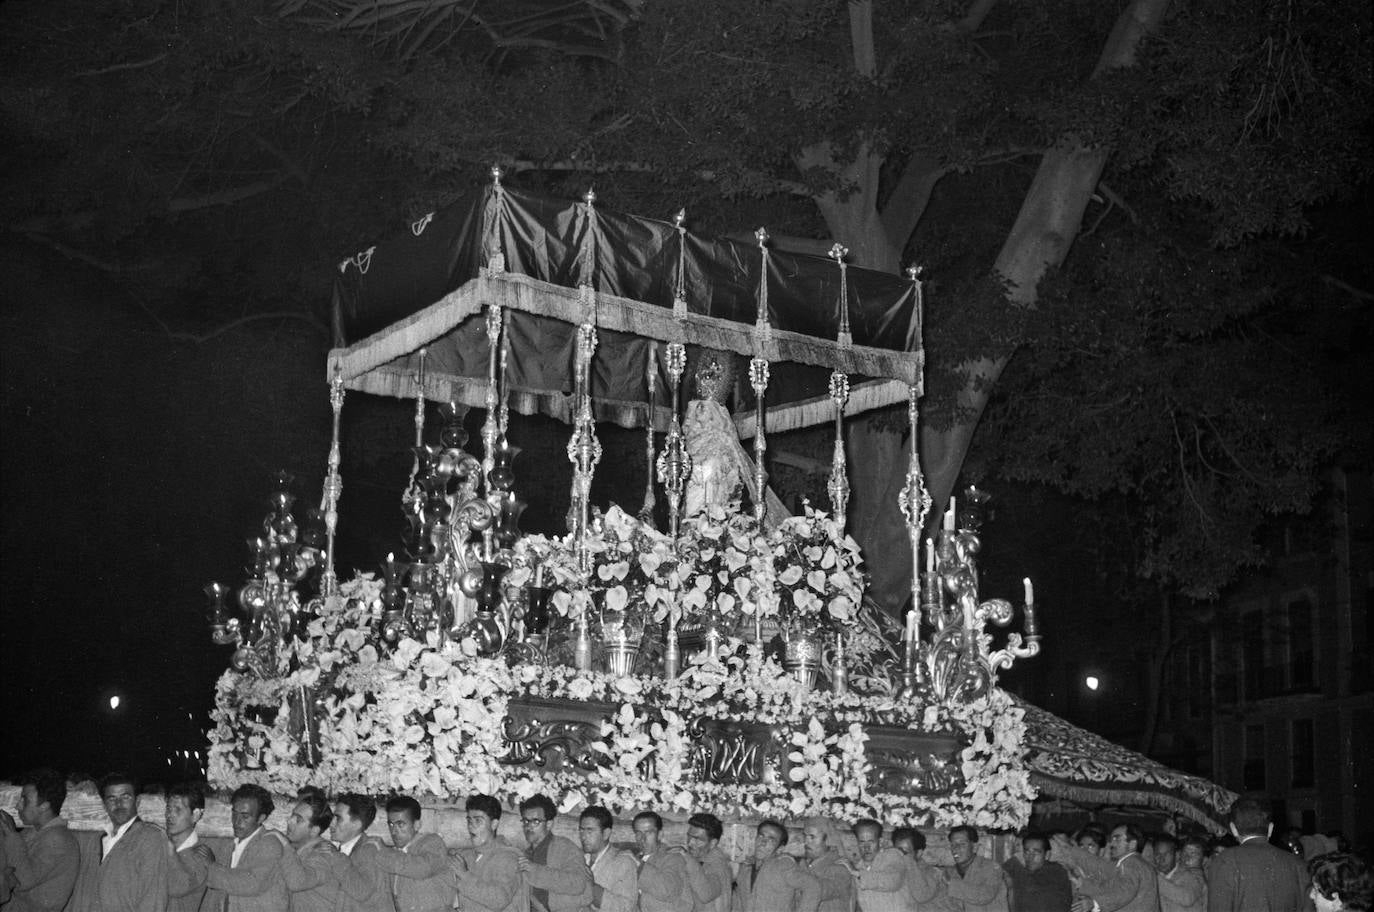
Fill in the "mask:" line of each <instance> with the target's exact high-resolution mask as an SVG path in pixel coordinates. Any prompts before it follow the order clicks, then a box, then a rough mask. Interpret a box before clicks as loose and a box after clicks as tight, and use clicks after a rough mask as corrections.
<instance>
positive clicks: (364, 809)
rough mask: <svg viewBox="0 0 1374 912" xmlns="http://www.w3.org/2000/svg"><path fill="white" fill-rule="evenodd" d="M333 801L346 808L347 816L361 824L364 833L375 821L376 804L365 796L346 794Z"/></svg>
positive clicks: (353, 793)
mask: <svg viewBox="0 0 1374 912" xmlns="http://www.w3.org/2000/svg"><path fill="white" fill-rule="evenodd" d="M334 800H335V801H337V802H338V803H339V804H342V805H343V806H344V807H346V808H348V816H350V817H352V818H353V819H354V820H356V821H358V822H359V823H361V824H362V825H363V831H364V832H366V831H367V829H368V827H370V826H372V821H374V820H376V819H377V802H375V801H373V800H372V799H371V798H369V797H368V796H366V795H359V794H357V793H356V792H346V793H344V794H342V795H340V796H339V797H338V798H336V799H334Z"/></svg>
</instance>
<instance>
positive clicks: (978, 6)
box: [955, 0, 997, 35]
mask: <svg viewBox="0 0 1374 912" xmlns="http://www.w3.org/2000/svg"><path fill="white" fill-rule="evenodd" d="M996 5H997V0H973V3H972V5H970V6H969V8H968V12H967V13H965V14H964V18H963V19H960V20H959V24H958V25H956V26H955V29H956V30H957V31H960V32H963V33H964V34H965V35H972V34H973V33H974V32H976V31H978V29H979V27H980V26H982V24H983V20H984V19H986V18H987V17H988V13H990V12H992V8H993V7H994V6H996Z"/></svg>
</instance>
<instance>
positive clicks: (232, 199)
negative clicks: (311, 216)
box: [167, 175, 286, 212]
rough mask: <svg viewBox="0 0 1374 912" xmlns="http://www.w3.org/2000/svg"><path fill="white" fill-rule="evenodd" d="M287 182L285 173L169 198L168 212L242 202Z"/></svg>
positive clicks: (189, 210) (191, 210)
mask: <svg viewBox="0 0 1374 912" xmlns="http://www.w3.org/2000/svg"><path fill="white" fill-rule="evenodd" d="M285 182H286V177H285V175H283V176H281V177H278V178H277V179H276V180H270V181H256V182H254V183H251V184H245V185H244V186H242V187H231V188H229V189H228V190H221V191H219V192H218V193H207V194H205V195H204V196H183V197H178V198H177V199H173V200H169V201H168V203H167V211H168V212H193V211H195V210H196V209H209V208H211V207H213V206H229V205H232V204H234V203H241V202H243V201H244V200H246V199H252V198H253V197H255V196H260V195H262V194H264V193H266V192H267V191H269V190H273V189H276V188H277V187H279V186H281V185H282V184H283V183H285Z"/></svg>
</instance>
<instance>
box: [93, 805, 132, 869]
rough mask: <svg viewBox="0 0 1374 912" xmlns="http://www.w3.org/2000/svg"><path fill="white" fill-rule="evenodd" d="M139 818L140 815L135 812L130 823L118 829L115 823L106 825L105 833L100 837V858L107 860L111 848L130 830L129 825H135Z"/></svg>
mask: <svg viewBox="0 0 1374 912" xmlns="http://www.w3.org/2000/svg"><path fill="white" fill-rule="evenodd" d="M137 819H138V815H137V814H135V815H134V816H133V817H130V818H129V821H128V823H126V824H124V825H123V826H122V827H120V828H119V829H117V830H116V829H115V828H114V824H113V823H108V824H106V825H105V835H104V836H101V837H100V860H101V861H102V862H103V861H104V860H105V857H106V856H107V855H109V854H110V850H111V849H113V848H114V847H115V844H116V843H118V842H119V840H121V839H123V838H124V834H125V833H127V832H129V827H131V826H133V825H134V821H135V820H137Z"/></svg>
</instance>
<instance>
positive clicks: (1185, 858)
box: [1178, 843, 1203, 870]
mask: <svg viewBox="0 0 1374 912" xmlns="http://www.w3.org/2000/svg"><path fill="white" fill-rule="evenodd" d="M1178 855H1179V860H1181V861H1182V862H1183V866H1184V867H1185V868H1193V869H1195V870H1199V869H1201V868H1202V859H1203V852H1202V846H1200V845H1197V844H1196V843H1190V844H1189V845H1186V846H1184V847H1183V849H1182V850H1181V851H1180V852H1179V853H1178Z"/></svg>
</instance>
